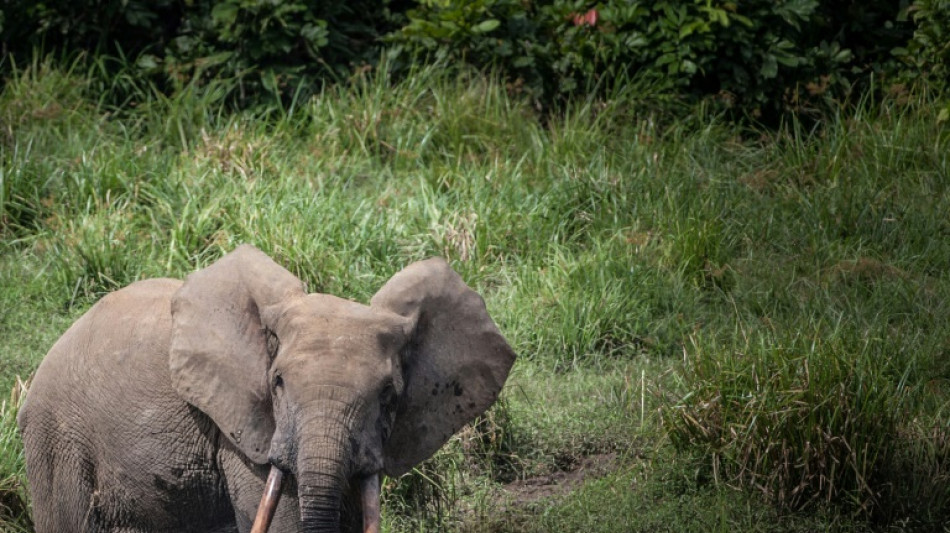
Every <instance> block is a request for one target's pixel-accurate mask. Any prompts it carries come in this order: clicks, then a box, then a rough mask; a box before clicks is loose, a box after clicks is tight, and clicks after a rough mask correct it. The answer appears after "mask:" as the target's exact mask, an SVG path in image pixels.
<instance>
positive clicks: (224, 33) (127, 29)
mask: <svg viewBox="0 0 950 533" xmlns="http://www.w3.org/2000/svg"><path fill="white" fill-rule="evenodd" d="M389 20H390V16H389V10H388V3H387V2H375V1H370V0H358V1H354V2H318V1H315V0H287V1H274V2H259V1H256V0H223V1H220V2H213V1H208V0H198V1H188V2H180V1H175V0H159V1H157V2H150V1H140V0H131V1H130V0H107V1H105V2H99V1H96V2H67V1H61V0H60V1H58V0H54V1H52V2H43V3H33V2H24V1H20V0H15V1H13V2H11V3H9V4H6V5H4V6H3V7H2V8H0V36H2V37H3V39H2V41H3V43H4V49H3V55H4V56H6V55H7V54H8V53H9V54H13V55H14V57H17V58H19V60H20V61H23V60H25V59H28V58H29V57H30V55H31V54H32V53H33V50H34V49H36V48H37V47H40V48H43V49H45V50H47V51H53V52H64V53H67V54H75V53H77V52H93V53H96V54H108V55H121V56H125V57H131V58H135V63H136V66H137V67H138V71H137V73H136V75H137V76H141V77H145V78H147V79H151V80H153V81H155V82H157V83H158V84H159V85H160V86H162V87H168V88H172V89H180V88H181V87H182V86H183V85H184V84H185V83H186V82H187V81H189V80H192V79H194V78H199V79H207V78H209V77H219V78H234V79H237V80H239V81H240V82H241V83H240V84H239V85H238V87H237V89H238V90H237V91H236V96H238V97H239V98H241V99H244V98H247V97H248V96H249V95H250V96H254V95H258V94H260V93H261V90H264V91H265V92H266V93H270V94H290V93H292V92H293V91H294V90H295V89H296V88H297V86H298V85H299V84H300V82H301V81H302V80H303V79H304V78H305V77H306V76H308V75H311V76H314V75H320V74H323V75H325V74H332V75H341V74H343V73H345V72H347V71H349V70H350V69H351V68H352V67H353V66H355V65H357V64H360V63H363V62H365V61H366V60H367V59H375V58H376V57H377V54H378V40H379V36H380V35H382V34H384V33H386V32H387V31H389V30H390V29H391V24H390V23H389Z"/></svg>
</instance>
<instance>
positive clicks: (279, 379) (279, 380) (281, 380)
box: [274, 374, 284, 389]
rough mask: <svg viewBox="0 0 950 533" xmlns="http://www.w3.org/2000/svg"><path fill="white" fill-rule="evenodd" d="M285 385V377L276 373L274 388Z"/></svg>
mask: <svg viewBox="0 0 950 533" xmlns="http://www.w3.org/2000/svg"><path fill="white" fill-rule="evenodd" d="M283 386H284V378H282V377H281V376H280V374H274V388H275V389H277V388H280V387H283Z"/></svg>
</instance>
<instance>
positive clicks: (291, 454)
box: [18, 245, 515, 533]
mask: <svg viewBox="0 0 950 533" xmlns="http://www.w3.org/2000/svg"><path fill="white" fill-rule="evenodd" d="M514 360H515V353H514V352H513V351H512V349H511V347H510V346H509V345H508V343H507V342H506V341H505V339H504V337H503V336H502V335H501V333H500V332H499V330H498V327H497V326H496V325H495V323H494V322H493V321H492V319H491V317H490V316H489V315H488V312H487V310H486V308H485V303H484V301H483V300H482V298H481V297H480V296H479V295H478V294H477V293H476V292H475V291H473V290H472V289H470V288H469V287H468V286H467V285H466V284H465V283H464V282H463V281H462V279H461V277H459V275H458V274H457V273H456V272H455V271H453V270H452V269H451V267H449V265H448V264H447V263H446V262H445V261H443V260H441V259H428V260H425V261H420V262H417V263H414V264H412V265H409V266H408V267H406V268H405V269H403V270H402V271H401V272H398V273H397V274H396V275H394V276H393V277H392V278H391V279H390V280H389V281H388V282H387V283H386V284H385V285H384V286H383V287H382V288H381V289H380V290H379V292H377V293H376V294H375V295H374V296H373V297H372V299H371V302H370V304H369V305H363V304H359V303H355V302H352V301H349V300H345V299H341V298H337V297H335V296H331V295H326V294H308V293H307V292H306V290H305V288H304V285H303V283H302V282H301V281H300V280H299V279H297V278H296V277H295V276H294V275H293V274H291V273H290V272H289V271H287V270H285V269H284V268H283V267H281V266H279V265H278V264H277V263H275V262H274V261H273V260H271V259H270V258H269V257H268V256H266V255H265V254H264V253H262V252H261V251H259V250H258V249H256V248H254V247H252V246H250V245H242V246H240V247H238V248H237V249H236V250H234V251H233V252H231V253H230V254H228V255H226V256H224V257H223V258H221V259H220V260H218V261H217V262H216V263H213V264H211V265H210V266H208V267H206V268H204V269H202V270H199V271H197V272H195V273H193V274H191V275H189V276H188V277H187V278H186V279H185V280H184V281H183V282H182V281H179V280H172V279H151V280H145V281H139V282H136V283H133V284H132V285H129V286H128V287H126V288H124V289H121V290H118V291H116V292H113V293H111V294H109V295H107V296H105V297H103V298H102V299H101V300H100V301H99V302H98V303H96V304H95V305H94V306H93V307H92V308H91V309H90V310H89V311H88V312H87V313H86V314H85V315H83V316H82V317H81V318H80V319H79V320H78V321H76V323H75V324H73V325H72V327H70V328H69V330H68V331H66V333H65V334H63V336H62V337H61V338H60V339H59V341H57V342H56V344H55V345H54V346H53V347H52V349H51V350H50V351H49V353H48V354H47V356H46V358H45V359H44V360H43V362H42V363H41V364H40V366H39V368H38V369H37V371H36V375H35V377H34V379H33V383H32V386H31V388H30V390H29V393H28V394H27V398H26V400H25V403H24V405H23V407H22V409H21V411H20V413H19V416H18V422H19V426H20V429H21V433H22V436H23V442H24V447H25V454H26V471H27V477H28V479H29V484H30V492H31V495H32V500H33V512H34V521H35V524H36V531H37V532H38V533H68V532H74V531H76V532H100V531H103V532H105V531H108V532H122V533H158V532H163V533H165V532H168V533H170V532H201V533H208V532H242V533H246V532H247V531H249V529H250V527H251V522H252V521H253V520H254V516H255V512H256V509H257V506H258V503H259V502H260V500H261V494H262V492H263V491H264V483H265V478H266V477H267V473H268V471H269V469H270V468H271V465H273V466H276V467H277V468H279V469H280V470H281V471H283V472H284V473H285V477H284V479H285V482H284V483H283V485H282V488H281V496H282V497H281V499H280V503H279V504H278V506H277V509H276V514H275V516H274V519H273V522H272V525H271V528H270V531H272V532H291V531H293V532H296V531H341V530H343V531H348V530H352V529H359V528H360V527H361V522H362V521H363V520H364V518H363V516H362V512H363V509H362V508H361V507H367V509H368V508H369V506H367V505H365V504H361V501H362V498H361V490H362V489H361V487H362V488H364V489H365V490H367V491H368V492H373V491H375V493H376V494H377V496H376V497H377V498H378V490H379V484H378V483H379V482H378V479H379V478H378V475H379V474H380V473H385V474H387V475H390V476H398V475H400V474H402V473H404V472H407V471H408V470H409V469H411V468H412V466H413V465H415V464H417V463H419V462H420V461H423V460H424V459H426V458H428V457H429V456H431V455H432V454H433V453H435V451H436V450H438V449H439V447H441V446H442V445H443V444H444V443H445V442H446V441H447V440H448V439H449V438H450V437H451V436H452V434H454V433H455V432H456V431H458V430H459V429H460V428H462V426H464V425H465V424H466V423H468V422H469V421H471V420H472V419H473V418H475V417H476V416H478V415H480V414H481V413H483V412H484V411H485V410H486V409H487V408H488V407H489V406H491V404H492V403H493V402H494V401H495V400H496V399H497V397H498V394H499V392H500V390H501V388H502V385H503V384H504V382H505V379H506V378H507V376H508V372H509V370H510V369H511V365H512V364H513V363H514ZM367 480H372V481H370V482H367ZM374 484H375V485H376V486H375V487H372V485H374ZM367 487H368V488H367ZM375 506H376V508H377V509H378V501H376V502H375ZM375 512H376V513H377V519H378V510H377V511H375Z"/></svg>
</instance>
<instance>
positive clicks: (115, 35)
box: [0, 0, 948, 119]
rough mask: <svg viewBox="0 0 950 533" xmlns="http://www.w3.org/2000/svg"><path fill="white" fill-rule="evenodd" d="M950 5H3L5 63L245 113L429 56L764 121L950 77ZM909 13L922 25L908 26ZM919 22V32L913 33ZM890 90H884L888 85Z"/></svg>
mask: <svg viewBox="0 0 950 533" xmlns="http://www.w3.org/2000/svg"><path fill="white" fill-rule="evenodd" d="M945 4H946V2H945V1H941V0H921V1H919V2H916V3H915V4H914V5H913V6H909V2H908V1H907V0H901V1H898V2H893V1H890V0H870V1H867V2H857V1H854V0H778V1H773V0H749V1H743V2H735V1H733V0H663V1H658V2H645V1H632V0H608V1H605V2H596V3H594V2H590V1H586V0H544V1H540V2H522V1H520V0H417V1H414V2H412V1H405V0H385V1H382V2H374V1H370V0H357V1H354V2H345V3H343V2H329V3H328V2H317V1H315V0H277V1H271V2H259V1H256V0H223V1H220V2H211V1H209V0H195V1H188V2H182V1H177V0H158V1H156V2H145V1H142V0H125V1H120V0H107V1H104V2H83V1H80V2H65V1H62V0H53V1H50V2H43V3H32V2H25V1H23V0H13V1H11V2H9V3H7V4H4V5H3V7H0V37H2V42H3V43H4V49H3V53H4V55H6V54H8V53H9V54H13V55H14V56H15V57H16V58H17V59H18V60H19V61H20V62H21V63H22V62H23V61H24V60H25V59H27V58H29V56H30V55H31V54H33V50H34V49H35V48H36V47H41V48H42V49H44V50H46V51H50V52H65V53H67V54H75V53H76V52H79V51H88V52H94V53H106V54H110V55H119V56H124V57H127V58H133V62H134V63H135V65H136V67H137V68H136V69H134V72H133V73H132V75H133V76H135V77H141V78H144V79H148V80H150V81H151V82H153V83H156V84H157V86H158V87H159V88H160V89H161V90H163V91H165V92H169V91H171V90H176V89H181V88H182V87H183V86H185V85H186V84H187V82H189V81H191V80H196V79H197V80H208V79H210V78H217V79H222V78H227V79H231V80H235V81H237V83H234V84H232V85H231V86H230V87H229V91H228V94H229V95H230V97H231V99H232V100H237V101H238V103H240V104H242V105H247V104H253V103H256V102H259V101H260V99H261V96H262V95H270V96H274V95H279V96H282V97H285V98H288V97H293V96H294V95H296V96H298V97H299V96H300V95H301V91H302V94H303V95H306V94H308V93H313V92H315V91H317V90H319V87H320V85H321V84H320V82H319V81H318V80H321V79H327V78H328V77H329V78H331V79H337V80H338V79H340V78H343V77H346V76H347V75H348V74H349V73H351V72H352V71H353V69H354V68H359V67H360V66H361V65H364V64H367V63H370V64H372V63H375V62H376V61H377V60H378V58H379V57H380V54H382V53H385V54H386V55H388V56H389V57H390V58H392V59H394V61H391V62H390V63H389V67H390V68H392V69H394V70H395V71H397V72H398V73H405V72H406V71H407V69H408V68H409V66H410V64H411V63H412V62H413V61H415V60H418V59H420V58H423V57H428V58H430V59H431V58H448V59H450V62H452V63H456V64H460V65H462V64H468V65H475V66H476V67H479V68H494V69H497V71H498V72H499V73H500V74H501V75H503V76H504V77H505V78H506V80H507V82H508V89H509V90H510V91H512V92H516V93H517V92H527V93H528V94H529V95H530V96H531V97H532V98H533V99H534V101H535V103H536V104H539V105H544V106H548V105H551V104H559V103H561V102H562V101H563V100H565V99H568V98H570V97H571V96H572V95H578V94H579V95H585V94H590V93H591V92H595V93H597V92H599V93H600V94H610V91H611V90H612V89H613V88H614V87H615V86H616V85H617V84H621V83H627V82H629V81H630V80H631V79H633V78H636V79H637V80H638V86H639V87H641V89H640V90H641V92H642V93H643V95H642V96H643V98H644V99H647V98H649V99H650V101H651V102H657V101H659V102H662V103H664V104H665V106H666V107H669V106H670V105H671V103H672V102H683V101H685V102H696V101H699V100H709V101H712V102H714V103H715V104H716V106H717V107H719V108H724V109H731V110H735V111H737V112H738V114H749V115H751V116H755V117H763V118H764V119H770V118H777V117H778V116H779V115H780V114H783V113H785V112H788V111H793V112H803V111H804V112H812V111H815V110H816V109H822V108H826V107H827V106H828V105H829V104H833V103H836V102H841V101H843V100H846V99H848V98H849V97H850V96H851V95H853V94H856V92H857V93H860V92H862V91H864V90H865V89H866V88H867V87H868V86H869V85H871V80H872V76H871V75H872V74H873V75H874V76H876V77H877V78H885V79H888V78H890V77H893V75H894V74H895V73H896V72H898V71H899V70H900V68H901V65H900V63H899V62H898V61H897V58H896V56H895V55H894V54H893V53H892V51H894V50H897V51H898V52H900V53H901V54H903V55H904V59H905V60H906V61H907V62H909V63H913V64H915V65H916V68H920V69H923V70H925V71H927V72H928V73H930V74H932V76H935V77H946V65H947V62H948V57H947V56H948V48H947V46H946V44H945V43H946V42H947V39H946V38H944V37H945V34H946V33H947V29H946V28H947V12H948V9H947V6H946V5H945ZM908 13H910V14H912V15H913V16H912V17H908ZM915 25H916V33H914V31H915ZM878 86H883V84H878Z"/></svg>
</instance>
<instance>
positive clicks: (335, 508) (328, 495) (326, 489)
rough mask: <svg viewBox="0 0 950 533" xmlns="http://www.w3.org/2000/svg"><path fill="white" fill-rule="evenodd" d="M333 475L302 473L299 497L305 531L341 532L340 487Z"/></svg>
mask: <svg viewBox="0 0 950 533" xmlns="http://www.w3.org/2000/svg"><path fill="white" fill-rule="evenodd" d="M341 484H342V481H340V480H338V479H337V478H336V477H335V476H333V475H328V474H317V473H305V474H304V473H302V474H301V476H300V485H299V486H298V488H297V495H298V497H299V500H300V518H301V523H302V524H303V531H308V532H313V533H317V532H328V533H330V532H332V533H339V532H340V503H341V494H342V491H341V489H340V485H341Z"/></svg>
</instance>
